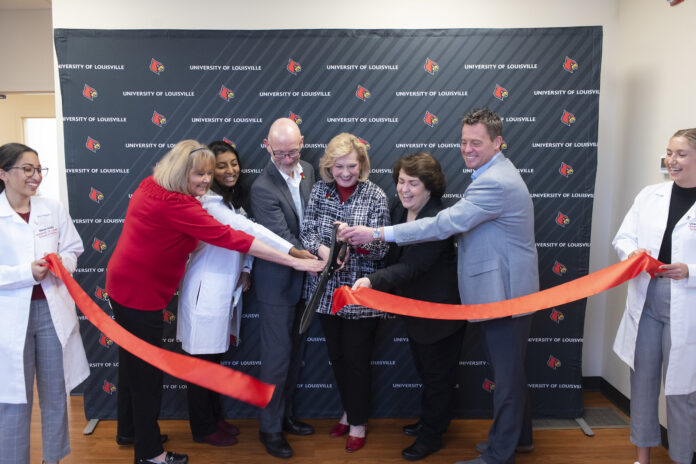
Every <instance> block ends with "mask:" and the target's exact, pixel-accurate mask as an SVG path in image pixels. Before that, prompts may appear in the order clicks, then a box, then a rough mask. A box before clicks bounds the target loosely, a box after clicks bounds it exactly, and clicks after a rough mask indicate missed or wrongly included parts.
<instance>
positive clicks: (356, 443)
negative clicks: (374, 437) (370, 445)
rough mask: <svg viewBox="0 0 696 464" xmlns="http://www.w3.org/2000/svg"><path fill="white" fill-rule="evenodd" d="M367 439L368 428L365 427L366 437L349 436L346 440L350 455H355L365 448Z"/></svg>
mask: <svg viewBox="0 0 696 464" xmlns="http://www.w3.org/2000/svg"><path fill="white" fill-rule="evenodd" d="M365 438H367V427H365V436H364V437H354V436H353V435H350V434H348V438H347V439H346V451H347V452H349V453H355V452H356V451H358V450H359V449H360V448H362V447H363V446H365Z"/></svg>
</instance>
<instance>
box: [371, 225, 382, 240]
mask: <svg viewBox="0 0 696 464" xmlns="http://www.w3.org/2000/svg"><path fill="white" fill-rule="evenodd" d="M381 237H382V234H380V233H379V227H375V228H374V230H373V231H372V239H373V240H379V239H380V238H381Z"/></svg>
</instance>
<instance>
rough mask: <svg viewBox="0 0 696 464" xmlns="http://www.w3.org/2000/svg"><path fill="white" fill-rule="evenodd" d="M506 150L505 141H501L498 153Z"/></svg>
mask: <svg viewBox="0 0 696 464" xmlns="http://www.w3.org/2000/svg"><path fill="white" fill-rule="evenodd" d="M506 148H507V143H505V140H502V141H501V142H500V151H503V150H505V149H506Z"/></svg>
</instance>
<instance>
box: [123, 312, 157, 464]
mask: <svg viewBox="0 0 696 464" xmlns="http://www.w3.org/2000/svg"><path fill="white" fill-rule="evenodd" d="M110 304H111V308H112V309H113V310H114V316H115V317H116V322H118V323H119V324H120V325H121V326H122V327H123V328H124V329H126V330H127V331H129V332H130V333H132V334H133V335H135V336H136V337H138V338H140V339H142V340H144V341H146V342H148V343H150V344H151V345H154V346H157V347H161V346H162V324H163V319H162V311H141V310H138V309H132V308H128V307H125V306H122V305H120V304H119V303H117V302H116V301H114V300H113V299H112V300H111V301H110ZM117 393H118V425H117V432H116V433H117V434H118V435H122V436H128V437H135V459H136V460H137V459H149V458H153V457H155V456H158V455H160V454H162V452H163V451H164V448H162V443H161V441H160V429H159V424H157V419H158V418H159V414H160V405H161V404H162V371H161V370H159V369H157V368H156V367H154V366H152V365H151V364H148V363H147V362H145V361H143V360H142V359H140V358H137V357H136V356H133V355H132V354H130V353H129V352H127V351H126V350H124V349H123V348H120V347H119V349H118V390H117Z"/></svg>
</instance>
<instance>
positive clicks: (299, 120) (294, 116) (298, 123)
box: [288, 112, 302, 126]
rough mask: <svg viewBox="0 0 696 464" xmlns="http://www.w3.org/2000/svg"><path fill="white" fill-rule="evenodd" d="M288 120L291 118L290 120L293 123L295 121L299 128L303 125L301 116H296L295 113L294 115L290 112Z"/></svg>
mask: <svg viewBox="0 0 696 464" xmlns="http://www.w3.org/2000/svg"><path fill="white" fill-rule="evenodd" d="M288 118H290V119H292V120H293V121H295V124H297V125H298V126H299V125H300V124H302V118H301V117H300V115H299V114H295V113H293V112H290V115H289V116H288Z"/></svg>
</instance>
